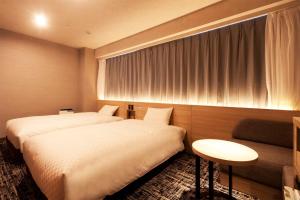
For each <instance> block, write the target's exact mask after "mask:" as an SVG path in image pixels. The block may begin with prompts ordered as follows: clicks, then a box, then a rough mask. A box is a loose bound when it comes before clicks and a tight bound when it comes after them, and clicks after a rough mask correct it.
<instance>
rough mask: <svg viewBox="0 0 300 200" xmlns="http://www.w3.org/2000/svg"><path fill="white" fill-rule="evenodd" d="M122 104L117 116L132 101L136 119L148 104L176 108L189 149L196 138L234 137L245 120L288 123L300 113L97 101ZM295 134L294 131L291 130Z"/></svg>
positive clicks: (175, 118) (174, 118)
mask: <svg viewBox="0 0 300 200" xmlns="http://www.w3.org/2000/svg"><path fill="white" fill-rule="evenodd" d="M106 104H107V105H119V106H120V108H119V110H118V111H117V113H116V115H117V116H120V117H123V118H126V112H127V107H128V104H133V105H134V108H135V110H136V119H143V117H144V115H145V113H146V111H147V108H148V107H157V108H166V107H173V108H174V110H173V114H172V116H171V124H173V125H175V126H180V127H183V128H185V129H186V130H187V136H186V140H185V144H186V148H187V150H189V151H190V150H191V144H192V142H193V141H195V140H197V139H205V138H215V139H226V140H228V139H231V138H232V132H233V130H234V128H235V127H237V125H238V124H239V123H240V122H242V121H243V120H246V119H260V120H268V121H278V122H288V123H291V125H292V119H293V116H300V111H288V110H270V109H253V108H231V107H215V106H197V105H178V104H161V103H143V102H124V101H107V100H98V109H100V108H101V107H102V106H103V105H106ZM291 134H292V133H291Z"/></svg>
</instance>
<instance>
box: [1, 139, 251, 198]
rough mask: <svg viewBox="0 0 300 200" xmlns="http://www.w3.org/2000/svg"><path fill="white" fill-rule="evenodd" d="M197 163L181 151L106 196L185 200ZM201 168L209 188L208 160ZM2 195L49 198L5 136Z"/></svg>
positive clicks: (240, 195) (235, 193)
mask: <svg viewBox="0 0 300 200" xmlns="http://www.w3.org/2000/svg"><path fill="white" fill-rule="evenodd" d="M194 167H195V163H194V158H193V156H191V155H189V154H186V153H180V154H178V155H176V156H174V157H173V158H172V159H170V161H169V162H167V163H165V164H163V165H162V166H160V167H159V168H157V169H156V170H154V171H152V172H151V173H150V174H147V175H146V176H144V177H143V178H141V179H139V180H138V181H135V182H133V183H132V184H130V185H129V186H127V187H126V188H124V189H123V190H121V191H120V192H118V193H116V194H115V195H113V196H109V197H107V198H106V200H157V199H161V200H183V199H185V192H186V191H189V190H190V189H191V188H194V182H195V175H194V169H195V168H194ZM201 172H202V174H201V187H205V188H207V187H208V182H207V181H206V180H207V178H208V177H207V176H208V173H207V162H205V161H201ZM218 177H219V175H218V170H215V174H214V178H215V180H217V179H218ZM204 179H205V180H204ZM215 189H216V190H218V191H223V192H227V191H228V189H227V187H225V186H223V185H221V184H219V183H217V182H215ZM233 196H234V197H235V198H237V199H242V200H253V199H256V198H254V197H252V196H250V195H247V194H244V193H241V192H238V191H233ZM0 199H1V200H18V199H20V200H27V199H28V200H43V199H46V198H45V197H44V195H43V194H42V193H41V192H40V190H39V189H38V187H37V186H36V184H35V183H34V181H33V180H32V178H31V176H30V174H28V172H27V170H26V166H25V163H24V161H23V159H22V157H21V156H20V154H17V152H16V151H15V150H14V149H13V148H12V147H11V146H10V145H9V144H8V143H7V142H6V140H5V139H0ZM215 199H217V198H215Z"/></svg>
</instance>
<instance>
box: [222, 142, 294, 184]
mask: <svg viewBox="0 0 300 200" xmlns="http://www.w3.org/2000/svg"><path fill="white" fill-rule="evenodd" d="M232 141H233V142H237V143H240V144H244V145H246V146H248V147H250V148H252V149H254V150H255V151H256V152H257V153H258V161H257V162H256V164H255V165H252V166H245V167H235V166H233V168H232V169H233V174H235V175H238V176H241V177H244V178H248V179H251V180H253V181H257V182H260V183H263V184H266V185H269V186H272V187H276V188H280V189H281V187H282V168H283V166H285V165H292V159H293V155H292V152H293V151H292V149H289V148H284V147H280V146H275V145H268V144H263V143H256V142H252V141H246V140H238V139H232ZM222 170H225V171H226V170H227V166H222Z"/></svg>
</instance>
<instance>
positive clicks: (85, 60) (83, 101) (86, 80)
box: [79, 48, 98, 111]
mask: <svg viewBox="0 0 300 200" xmlns="http://www.w3.org/2000/svg"><path fill="white" fill-rule="evenodd" d="M79 60H80V94H81V95H80V110H81V111H96V110H97V101H96V99H97V89H96V85H97V74H98V65H97V60H96V59H95V50H94V49H89V48H82V49H80V51H79Z"/></svg>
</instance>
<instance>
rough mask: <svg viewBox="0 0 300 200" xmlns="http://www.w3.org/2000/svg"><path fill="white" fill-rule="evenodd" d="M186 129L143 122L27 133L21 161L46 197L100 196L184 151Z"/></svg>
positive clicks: (131, 121) (119, 187)
mask: <svg viewBox="0 0 300 200" xmlns="http://www.w3.org/2000/svg"><path fill="white" fill-rule="evenodd" d="M184 135H185V130H184V129H182V128H179V127H175V126H167V125H158V124H153V123H152V124H151V123H149V122H148V123H147V122H144V121H142V120H124V121H119V122H112V123H108V124H99V125H90V126H84V127H77V128H71V129H64V130H60V131H55V132H51V133H49V134H43V135H38V136H35V137H32V138H30V139H28V140H26V142H25V143H24V152H23V156H24V160H25V162H26V164H27V166H28V168H29V170H30V172H31V174H32V177H33V179H34V180H35V182H36V183H37V185H38V186H39V188H40V189H41V191H42V192H43V193H44V194H45V195H46V196H47V198H48V199H50V200H52V199H53V200H54V199H55V200H60V199H61V200H62V199H65V200H77V199H102V198H104V197H105V196H107V195H110V194H113V193H115V192H117V191H119V190H120V189H122V188H123V187H125V186H126V185H127V184H129V183H130V182H132V181H134V180H136V179H137V178H139V177H141V176H143V175H144V174H145V173H147V172H149V171H150V170H151V169H153V168H154V167H156V166H157V165H159V164H161V163H162V162H164V161H165V160H167V159H169V158H170V157H172V156H173V155H175V154H176V153H177V152H179V151H182V150H183V149H184V145H183V138H184Z"/></svg>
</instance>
